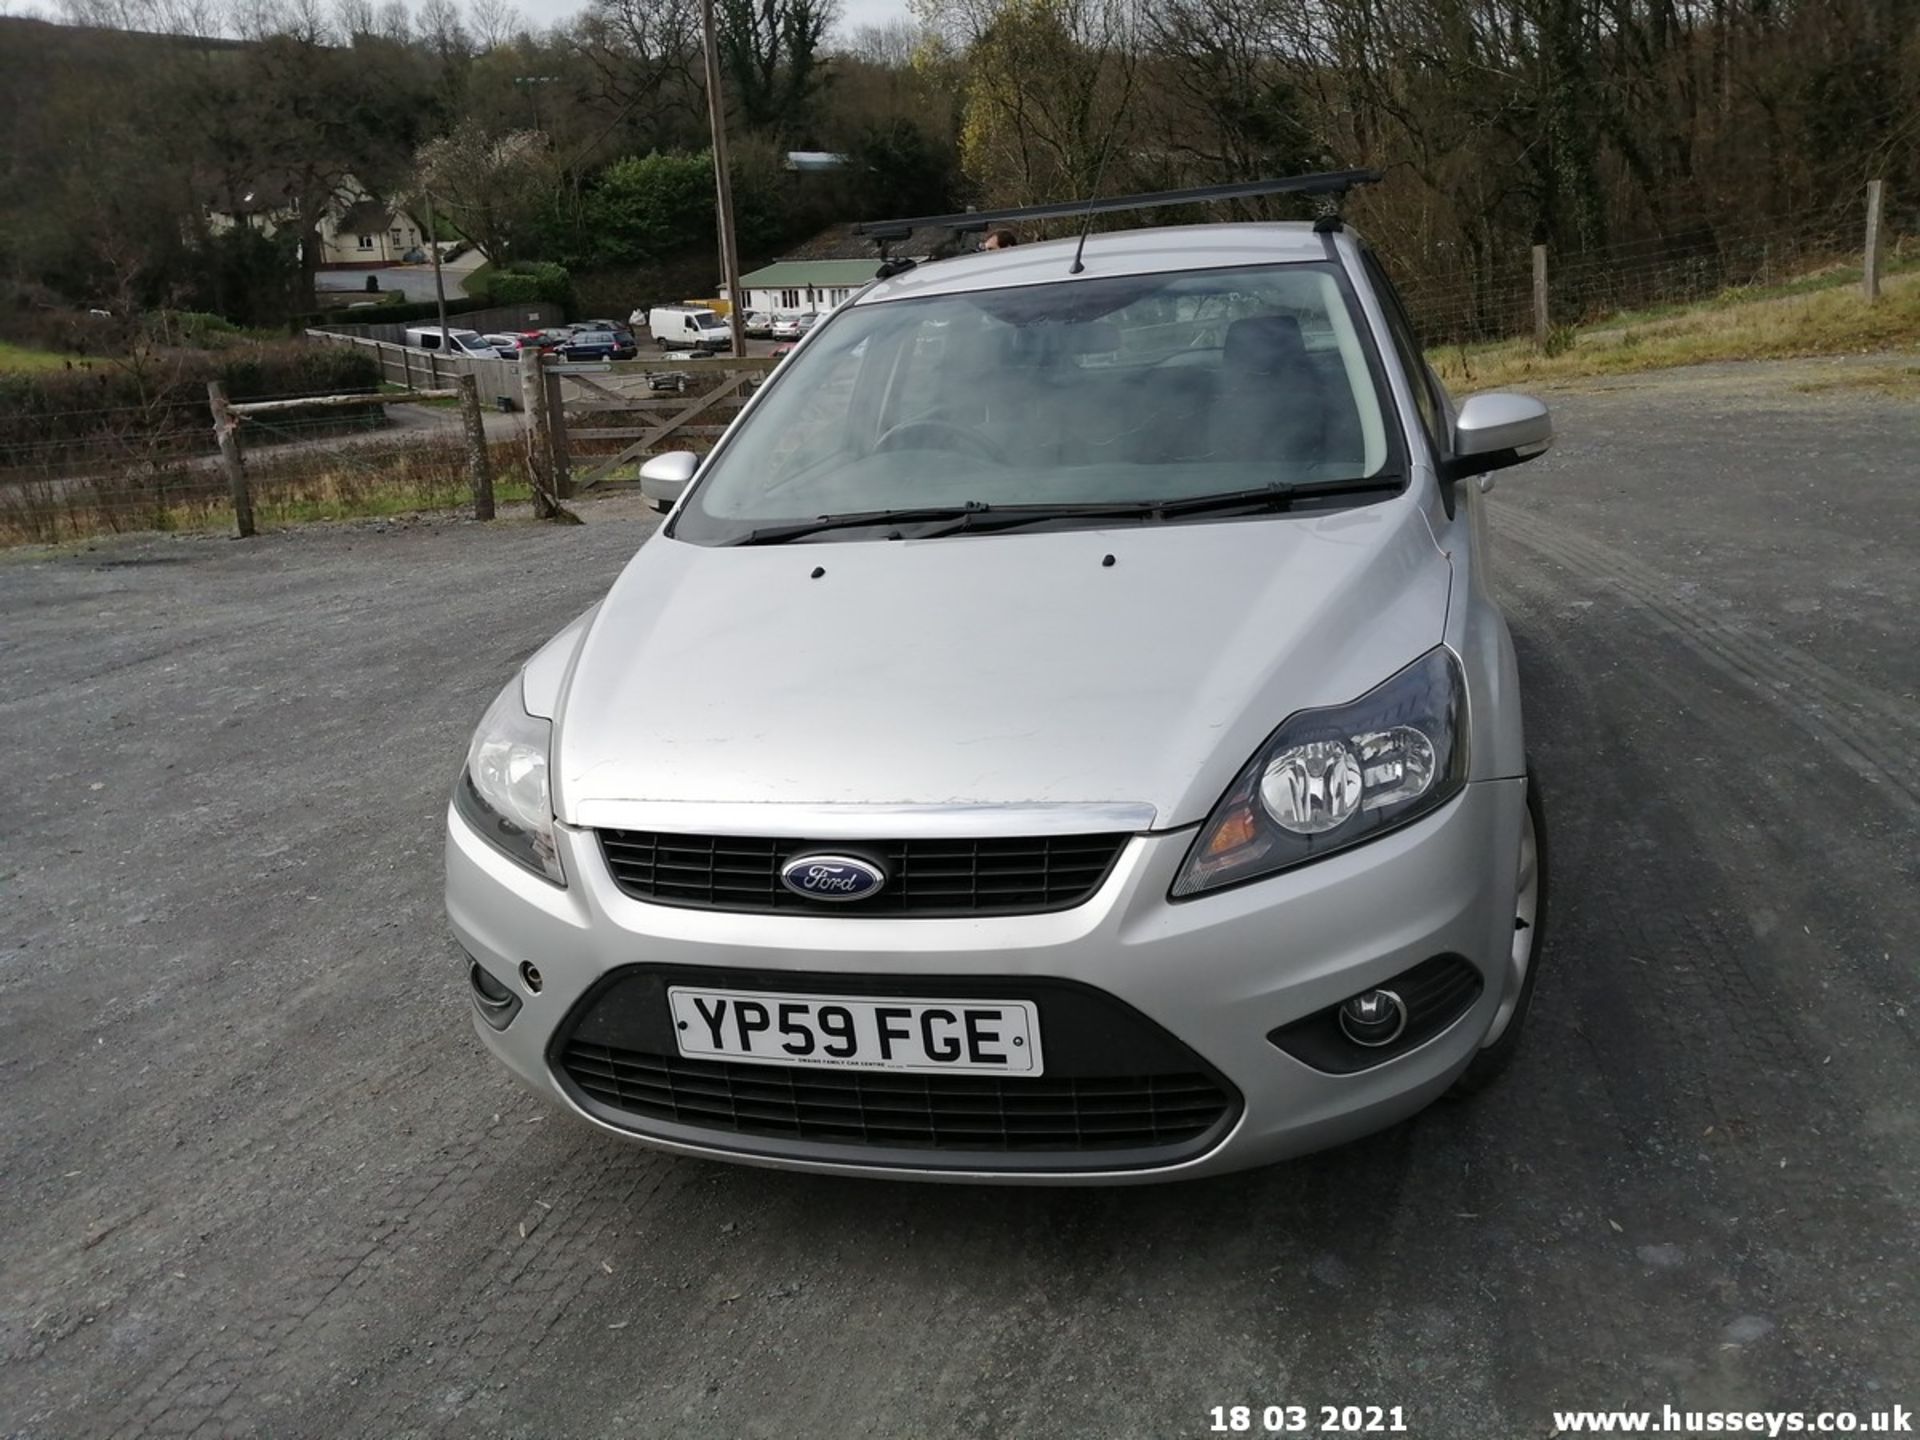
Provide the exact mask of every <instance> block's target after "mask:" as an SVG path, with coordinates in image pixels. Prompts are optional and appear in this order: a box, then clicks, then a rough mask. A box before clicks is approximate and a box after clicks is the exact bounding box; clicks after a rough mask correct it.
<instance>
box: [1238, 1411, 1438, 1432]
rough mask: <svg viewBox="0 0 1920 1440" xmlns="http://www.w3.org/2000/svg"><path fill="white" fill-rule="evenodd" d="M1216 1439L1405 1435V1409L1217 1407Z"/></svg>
mask: <svg viewBox="0 0 1920 1440" xmlns="http://www.w3.org/2000/svg"><path fill="white" fill-rule="evenodd" d="M1207 1418H1208V1420H1209V1421H1210V1422H1211V1423H1209V1425H1208V1426H1207V1431H1208V1433H1209V1434H1213V1435H1405V1434H1407V1433H1408V1431H1407V1411H1406V1407H1405V1406H1404V1405H1215V1406H1213V1407H1211V1408H1210V1409H1209V1410H1208V1411H1207Z"/></svg>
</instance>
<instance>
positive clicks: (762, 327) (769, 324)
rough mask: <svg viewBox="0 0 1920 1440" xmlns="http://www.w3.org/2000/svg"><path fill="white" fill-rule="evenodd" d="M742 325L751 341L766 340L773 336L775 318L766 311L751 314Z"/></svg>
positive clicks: (755, 311) (756, 311)
mask: <svg viewBox="0 0 1920 1440" xmlns="http://www.w3.org/2000/svg"><path fill="white" fill-rule="evenodd" d="M742 324H743V325H744V327H745V329H746V332H747V335H748V338H750V339H754V340H764V339H766V338H767V337H768V336H769V335H771V334H773V316H772V315H770V314H769V313H768V312H767V311H765V310H754V311H751V312H749V313H748V315H747V318H746V320H745V321H743V322H742Z"/></svg>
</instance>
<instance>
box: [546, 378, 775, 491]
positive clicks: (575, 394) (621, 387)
mask: <svg viewBox="0 0 1920 1440" xmlns="http://www.w3.org/2000/svg"><path fill="white" fill-rule="evenodd" d="M777 363H779V362H777V361H774V360H765V359H745V360H683V361H679V362H677V363H676V362H673V361H667V360H661V361H648V362H646V364H645V366H644V367H629V366H620V367H617V368H612V367H610V368H609V369H608V370H606V371H604V372H584V373H583V372H582V371H578V370H574V369H572V368H570V367H567V368H560V369H557V370H556V371H555V372H554V378H555V379H556V380H558V381H559V383H560V414H561V420H562V424H561V427H560V428H561V429H562V431H563V433H564V437H565V438H564V441H563V442H562V443H564V444H565V445H566V447H567V452H568V456H569V459H570V461H571V462H572V466H573V472H574V473H573V489H574V490H575V492H578V491H580V490H584V489H586V488H588V487H589V486H592V485H597V484H599V483H600V482H601V481H603V480H606V479H609V478H610V477H612V476H614V475H617V474H618V473H619V472H621V471H622V470H624V469H627V468H628V467H636V468H637V467H638V465H639V464H640V463H641V462H642V461H644V460H645V459H646V458H647V456H649V455H656V454H660V453H662V452H663V451H667V450H693V451H697V452H699V453H701V454H704V453H706V452H707V451H708V450H711V449H712V448H713V443H714V441H716V440H718V439H719V438H720V436H721V434H722V433H723V432H724V431H725V430H726V428H727V426H728V425H729V424H730V423H732V420H733V417H734V416H736V415H738V414H739V413H740V407H741V406H743V405H745V404H746V403H747V398H748V397H749V396H750V395H752V393H753V392H754V391H755V390H756V389H758V388H759V386H760V383H761V382H762V381H763V380H765V379H766V377H767V373H768V372H769V371H771V370H772V369H773V367H774V366H775V365H776V364H777Z"/></svg>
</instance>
